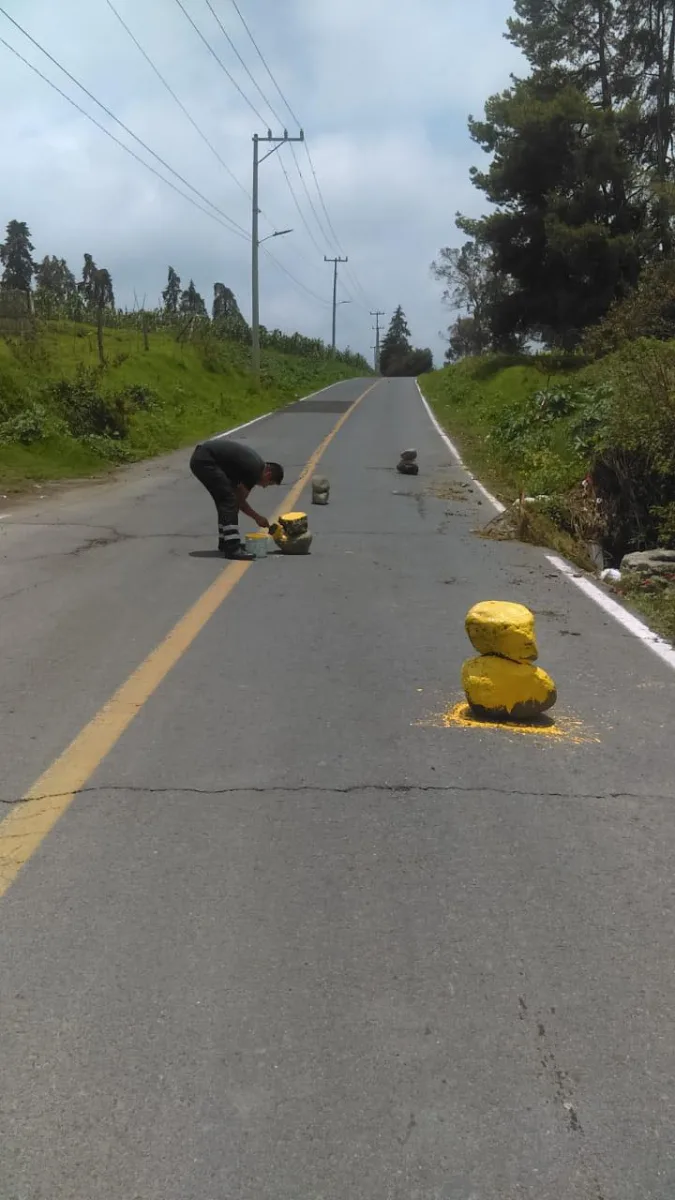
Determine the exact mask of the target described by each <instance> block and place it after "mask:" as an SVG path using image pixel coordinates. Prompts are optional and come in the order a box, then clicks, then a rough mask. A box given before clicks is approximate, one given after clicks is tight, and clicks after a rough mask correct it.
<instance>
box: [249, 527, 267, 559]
mask: <svg viewBox="0 0 675 1200" xmlns="http://www.w3.org/2000/svg"><path fill="white" fill-rule="evenodd" d="M269 544H270V539H269V537H268V536H267V534H266V533H247V534H246V549H247V550H248V553H249V554H252V555H253V556H254V558H264V557H265V555H266V554H267V551H268V549H269Z"/></svg>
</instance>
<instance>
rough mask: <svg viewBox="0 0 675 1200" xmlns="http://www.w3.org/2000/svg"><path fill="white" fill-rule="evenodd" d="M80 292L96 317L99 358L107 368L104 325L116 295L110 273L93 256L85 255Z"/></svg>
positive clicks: (79, 286) (113, 307) (79, 285)
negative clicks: (97, 264) (99, 265)
mask: <svg viewBox="0 0 675 1200" xmlns="http://www.w3.org/2000/svg"><path fill="white" fill-rule="evenodd" d="M78 291H79V293H80V295H81V296H82V297H83V298H84V300H85V302H86V305H87V308H88V309H89V311H90V312H92V313H94V314H95V316H96V334H97V339H98V357H99V361H100V363H101V366H102V367H103V366H105V348H104V345H103V324H104V319H105V314H106V311H107V310H110V309H112V310H113V311H114V309H115V293H114V291H113V284H112V279H111V277H110V272H109V271H108V270H106V268H105V267H97V266H96V263H95V262H94V260H93V258H92V256H91V254H85V256H84V266H83V268H82V279H81V282H80V283H79V284H78Z"/></svg>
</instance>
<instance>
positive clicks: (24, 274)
mask: <svg viewBox="0 0 675 1200" xmlns="http://www.w3.org/2000/svg"><path fill="white" fill-rule="evenodd" d="M32 255H33V243H32V242H31V240H30V229H29V228H28V226H27V224H26V222H25V221H10V222H9V224H8V225H7V230H6V234H5V241H4V243H3V244H2V245H0V263H2V266H3V273H2V286H3V287H4V288H6V289H7V290H8V291H16V292H23V293H24V294H25V297H26V307H27V308H30V289H31V284H32V282H33V272H34V270H35V265H34V263H33V257H32Z"/></svg>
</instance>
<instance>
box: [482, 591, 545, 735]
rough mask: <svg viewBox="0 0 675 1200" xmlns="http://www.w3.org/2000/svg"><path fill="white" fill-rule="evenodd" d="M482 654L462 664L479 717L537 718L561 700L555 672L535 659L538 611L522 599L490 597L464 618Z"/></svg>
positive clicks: (505, 718) (506, 718)
mask: <svg viewBox="0 0 675 1200" xmlns="http://www.w3.org/2000/svg"><path fill="white" fill-rule="evenodd" d="M465 627H466V632H467V634H468V636H469V641H470V642H471V645H472V646H473V647H474V649H475V650H477V651H478V657H476V658H470V659H468V660H467V661H466V662H465V663H464V666H463V667H462V687H463V688H464V694H465V696H466V699H467V702H468V704H469V706H470V707H471V708H472V709H473V711H474V713H475V714H476V715H477V716H478V717H482V718H484V719H487V720H491V721H514V722H519V721H520V722H522V721H532V720H534V719H535V718H536V717H539V716H541V715H542V713H545V712H546V711H547V710H548V709H549V708H552V707H553V705H554V704H555V702H556V700H557V692H556V687H555V684H554V682H553V680H552V679H551V677H550V675H547V673H546V671H543V670H542V669H541V667H535V666H534V665H533V664H534V662H535V660H536V658H537V657H538V651H537V642H536V637H535V632H534V615H533V613H531V612H530V610H529V608H525V606H524V605H523V604H512V603H510V602H508V601H500V600H486V601H483V602H482V603H481V604H476V605H474V607H473V608H472V609H470V610H469V612H468V613H467V616H466V621H465Z"/></svg>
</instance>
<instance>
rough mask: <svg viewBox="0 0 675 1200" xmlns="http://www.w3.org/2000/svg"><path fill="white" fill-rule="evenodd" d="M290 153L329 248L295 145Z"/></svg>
mask: <svg viewBox="0 0 675 1200" xmlns="http://www.w3.org/2000/svg"><path fill="white" fill-rule="evenodd" d="M291 154H292V155H293V162H294V163H295V169H296V171H297V172H298V175H299V176H300V182H301V183H302V186H303V190H304V193H305V195H306V197H307V199H308V201H309V207H310V208H311V210H312V212H313V213H314V220H315V221H316V224H317V227H318V229H319V230H320V232H321V236H322V238H324V239H325V241H326V245H327V248H328V249H330V238H329V237H326V231H325V229H324V227H323V225H322V224H321V219H320V217H319V214H318V213H317V211H316V208H315V206H314V201H313V200H312V197H311V195H310V192H309V188H308V187H307V180H306V179H305V177H304V175H303V173H302V170H301V167H300V163H299V162H298V156H297V154H296V153H295V146H291Z"/></svg>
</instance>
